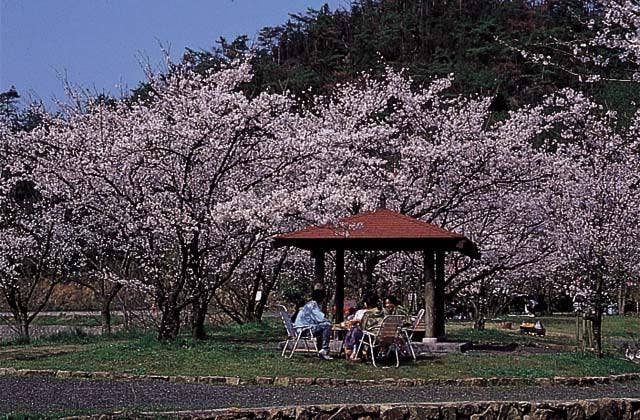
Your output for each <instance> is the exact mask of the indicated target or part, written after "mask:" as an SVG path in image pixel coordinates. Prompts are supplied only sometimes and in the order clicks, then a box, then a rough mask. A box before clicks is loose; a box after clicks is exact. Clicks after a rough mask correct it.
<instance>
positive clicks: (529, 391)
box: [0, 376, 640, 414]
mask: <svg viewBox="0 0 640 420" xmlns="http://www.w3.org/2000/svg"><path fill="white" fill-rule="evenodd" d="M600 397H612V398H640V382H637V381H634V382H626V383H615V384H610V385H595V386H591V387H565V386H548V387H535V386H521V387H451V386H433V387H407V388H404V387H382V386H375V387H337V388H324V387H319V386H309V387H277V386H253V385H252V386H248V385H247V386H244V385H242V386H224V385H205V384H188V383H168V382H163V381H140V382H126V381H107V380H82V379H57V378H44V377H10V376H6V377H0V413H2V414H9V413H11V412H40V413H41V412H52V411H59V410H90V409H92V410H99V411H116V410H125V409H129V410H206V409H215V408H226V407H268V406H282V405H307V404H333V403H335V404H347V403H394V402H396V403H398V402H443V401H489V400H511V401H514V400H515V401H541V400H577V399H591V398H600Z"/></svg>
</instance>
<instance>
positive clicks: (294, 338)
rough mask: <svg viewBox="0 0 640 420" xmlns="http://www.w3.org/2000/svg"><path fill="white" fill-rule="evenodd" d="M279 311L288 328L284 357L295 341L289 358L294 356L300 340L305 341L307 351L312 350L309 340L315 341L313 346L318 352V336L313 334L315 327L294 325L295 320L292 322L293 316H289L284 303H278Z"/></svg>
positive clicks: (283, 350) (283, 351)
mask: <svg viewBox="0 0 640 420" xmlns="http://www.w3.org/2000/svg"><path fill="white" fill-rule="evenodd" d="M278 311H279V312H280V318H282V322H284V327H285V329H286V330H287V341H286V342H285V343H284V348H283V349H282V357H285V353H286V352H287V348H288V347H289V343H290V342H293V348H292V349H291V353H289V356H288V357H287V358H288V359H291V357H293V352H295V351H296V349H297V348H298V343H300V340H302V341H303V342H304V347H305V349H306V350H307V351H310V350H311V349H310V348H309V340H311V342H312V343H313V348H314V350H315V351H316V353H317V352H318V344H317V342H316V338H315V337H314V336H313V327H311V326H310V325H303V326H301V327H294V326H293V322H291V317H290V316H289V312H287V308H286V307H285V306H284V305H278Z"/></svg>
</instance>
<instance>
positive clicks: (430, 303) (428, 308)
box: [423, 249, 436, 342]
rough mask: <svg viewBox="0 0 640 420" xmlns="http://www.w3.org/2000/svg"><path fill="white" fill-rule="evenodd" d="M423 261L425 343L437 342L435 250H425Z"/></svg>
mask: <svg viewBox="0 0 640 420" xmlns="http://www.w3.org/2000/svg"><path fill="white" fill-rule="evenodd" d="M423 260H424V267H423V271H424V303H425V308H424V309H425V314H424V325H425V328H424V340H423V341H425V342H429V341H435V339H436V335H435V321H436V311H435V287H434V283H435V275H434V274H435V273H434V271H435V270H434V265H435V264H434V258H433V250H430V249H425V250H424V251H423Z"/></svg>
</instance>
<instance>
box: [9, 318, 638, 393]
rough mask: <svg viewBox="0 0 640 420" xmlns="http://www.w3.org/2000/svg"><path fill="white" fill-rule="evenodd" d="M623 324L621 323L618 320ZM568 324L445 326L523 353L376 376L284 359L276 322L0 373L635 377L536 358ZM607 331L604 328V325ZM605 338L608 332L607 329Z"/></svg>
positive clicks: (579, 358) (75, 338)
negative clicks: (532, 328) (540, 328)
mask: <svg viewBox="0 0 640 420" xmlns="http://www.w3.org/2000/svg"><path fill="white" fill-rule="evenodd" d="M614 318H615V317H608V318H607V322H608V323H611V324H610V325H609V327H610V328H611V330H613V331H616V334H624V333H626V331H627V329H628V328H636V326H637V325H638V321H640V320H638V319H614ZM619 318H623V317H619ZM569 321H570V319H565V320H563V319H558V320H555V319H544V318H543V323H544V324H545V327H547V329H548V332H549V335H548V336H547V337H532V336H521V335H520V334H519V332H518V330H517V325H518V324H516V323H515V322H514V328H516V329H515V330H503V329H498V328H497V325H498V324H492V323H488V324H487V329H486V330H484V331H474V330H473V329H472V328H470V325H469V324H468V323H463V322H455V323H450V324H448V325H447V329H448V332H449V336H450V337H451V338H452V339H456V340H469V341H473V342H475V343H480V344H481V343H504V344H508V343H513V342H516V343H519V344H521V345H523V346H525V347H521V348H520V350H518V351H515V352H505V353H501V352H484V353H483V352H475V351H474V352H469V353H465V354H450V355H447V356H444V357H436V358H432V359H427V360H421V361H419V362H417V363H404V364H402V365H401V367H400V368H399V369H376V368H374V367H372V366H371V365H370V364H365V363H352V362H347V361H345V360H333V361H331V362H326V361H321V360H319V359H318V358H317V357H314V356H312V355H305V354H296V355H295V356H294V357H293V358H292V359H284V358H282V357H281V356H280V352H279V351H278V350H277V348H276V346H277V343H278V341H280V340H282V339H284V337H285V334H284V328H283V327H282V325H281V323H280V321H279V320H276V319H268V320H266V321H265V322H263V323H254V324H245V325H227V326H222V327H218V328H215V329H211V330H210V331H209V333H210V338H209V339H208V340H204V341H197V340H194V339H192V338H191V337H190V336H188V335H187V334H183V335H181V336H180V337H179V338H178V339H177V340H176V341H175V342H173V343H160V342H158V341H156V339H155V337H156V334H155V332H154V331H130V332H118V333H115V334H114V335H113V336H111V337H101V336H87V335H82V334H75V335H74V334H60V335H58V336H52V337H49V338H47V339H43V340H36V341H35V342H34V343H32V344H29V345H12V346H2V347H0V367H14V368H28V369H61V370H84V371H115V372H127V373H134V374H157V375H223V376H236V375H237V376H240V377H241V378H243V379H244V380H249V381H251V380H253V379H254V378H255V377H256V376H293V377H298V376H299V377H309V376H312V377H330V378H345V379H348V378H356V379H380V378H384V377H415V378H426V379H449V378H465V377H494V376H509V377H525V378H534V377H553V376H593V375H608V374H614V373H625V372H638V371H640V365H637V364H634V363H632V362H629V361H626V360H623V359H622V357H621V354H620V353H617V352H613V351H610V353H609V354H608V355H607V356H606V357H605V358H603V359H598V358H597V357H595V356H593V355H592V354H590V353H580V352H571V351H569V350H567V351H565V350H563V349H562V348H560V350H559V351H557V352H551V351H548V350H546V352H545V351H543V352H541V353H539V354H534V353H533V352H528V351H527V350H526V349H527V347H526V346H527V345H533V346H535V347H536V349H537V350H540V349H542V350H545V347H548V346H551V347H552V348H555V347H553V346H552V345H556V344H557V343H558V342H563V340H564V344H567V345H569V346H571V345H573V343H572V342H570V340H569V341H567V340H568V339H567V337H570V336H571V335H570V334H571V330H570V327H569V326H570V325H573V324H571V323H570V322H569ZM605 327H606V325H605ZM605 331H607V330H606V329H605Z"/></svg>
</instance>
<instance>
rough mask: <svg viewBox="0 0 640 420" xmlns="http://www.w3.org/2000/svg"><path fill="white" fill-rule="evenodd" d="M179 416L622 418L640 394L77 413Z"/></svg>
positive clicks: (634, 408) (629, 415) (634, 416)
mask: <svg viewBox="0 0 640 420" xmlns="http://www.w3.org/2000/svg"><path fill="white" fill-rule="evenodd" d="M132 415H133V416H135V417H138V418H156V417H158V416H160V417H178V418H181V419H204V418H208V419H225V420H233V419H265V420H266V419H323V420H338V419H342V420H348V419H363V420H364V419H367V420H376V419H381V420H382V419H386V420H408V419H427V420H428V419H434V420H435V419H438V420H440V419H442V420H444V419H469V420H480V419H485V420H491V419H496V420H497V419H523V420H546V419H549V420H551V419H571V420H573V419H578V420H582V419H621V420H640V399H608V398H603V399H598V400H583V401H569V402H558V401H545V402H497V401H486V402H460V403H428V404H427V403H425V404H388V405H386V404H361V405H312V406H303V407H274V408H257V409H255V408H254V409H238V408H233V409H224V410H211V411H199V412H188V411H182V412H166V413H157V412H156V413H138V414H132V413H127V414H126V415H125V414H124V413H120V414H119V413H114V414H111V415H104V414H103V415H101V416H93V417H92V416H88V417H79V418H86V419H90V418H96V419H97V418H100V419H120V418H125V417H127V418H129V417H131V416H132Z"/></svg>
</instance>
